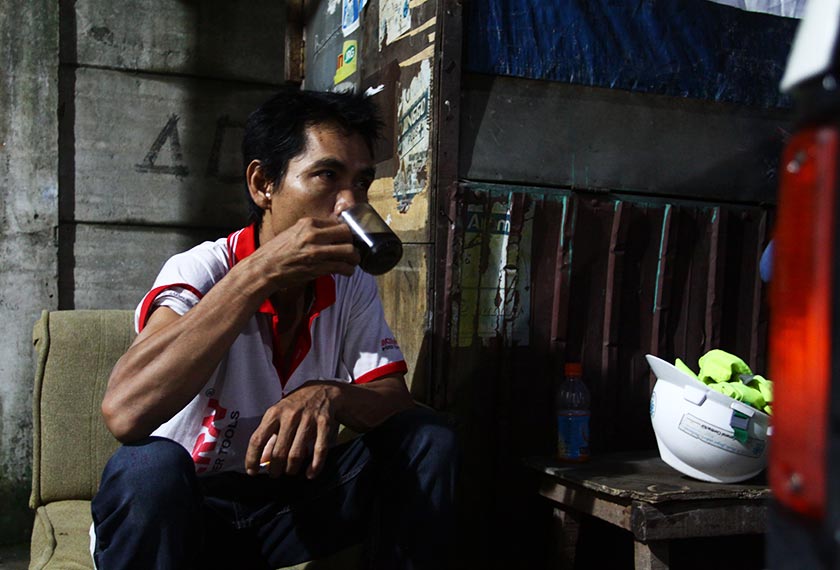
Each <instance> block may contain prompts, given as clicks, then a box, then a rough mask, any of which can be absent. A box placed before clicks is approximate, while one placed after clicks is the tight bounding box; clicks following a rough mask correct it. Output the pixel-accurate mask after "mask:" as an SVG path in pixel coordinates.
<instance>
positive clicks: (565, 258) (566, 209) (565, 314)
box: [548, 196, 578, 378]
mask: <svg viewBox="0 0 840 570" xmlns="http://www.w3.org/2000/svg"><path fill="white" fill-rule="evenodd" d="M560 200H561V203H562V205H563V211H562V218H561V219H560V223H559V227H560V231H559V232H558V235H557V240H558V241H557V248H556V250H555V251H556V253H555V256H554V264H553V266H554V295H553V297H552V302H551V328H550V336H549V339H550V342H551V344H550V345H549V347H548V352H549V355H550V357H551V360H552V362H553V368H554V370H553V372H554V375H555V377H558V378H559V377H560V374H561V373H562V372H563V368H562V366H563V363H564V362H565V359H566V352H567V345H568V338H569V330H568V329H569V302H570V299H571V295H570V289H571V280H572V240H573V237H574V235H575V222H576V220H577V205H578V202H577V199H576V198H575V197H574V196H563V197H562V198H561V199H560Z"/></svg>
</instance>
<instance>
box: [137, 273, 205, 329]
mask: <svg viewBox="0 0 840 570" xmlns="http://www.w3.org/2000/svg"><path fill="white" fill-rule="evenodd" d="M173 287H183V288H184V289H186V290H187V291H190V292H192V293H193V294H195V296H196V297H198V298H199V299H201V298H202V297H203V296H204V295H203V294H202V293H201V291H199V290H198V289H196V288H195V287H193V286H192V285H190V284H189V283H172V284H171V285H161V286H160V287H155V288H154V289H152V290H151V291H149V292H148V293H146V296H145V297H143V302H142V303H141V305H140V318H139V319H138V322H137V329H138V330H137V332H142V331H143V328H144V327H145V326H146V321H147V320H148V319H149V315H150V314H151V311H152V303H154V301H155V299H157V297H158V295H160V294H161V293H163V292H164V291H166V290H167V289H172V288H173Z"/></svg>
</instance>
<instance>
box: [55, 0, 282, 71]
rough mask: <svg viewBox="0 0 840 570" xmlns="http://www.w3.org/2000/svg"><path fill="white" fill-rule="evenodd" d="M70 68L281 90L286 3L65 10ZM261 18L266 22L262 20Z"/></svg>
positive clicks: (91, 0)
mask: <svg viewBox="0 0 840 570" xmlns="http://www.w3.org/2000/svg"><path fill="white" fill-rule="evenodd" d="M61 7H62V14H61V17H62V40H61V41H62V50H61V55H62V63H66V64H71V65H81V66H95V67H104V68H111V69H125V70H132V71H145V72H154V73H168V74H172V73H175V74H183V75H196V76H203V77H217V78H226V79H238V80H244V81H256V82H263V83H275V84H279V83H281V82H282V80H283V62H284V43H285V27H286V9H285V6H284V3H283V2H275V1H273V0H253V1H250V2H248V5H247V8H245V7H243V5H241V4H239V3H236V2H229V1H228V0H202V1H201V2H170V1H168V0H148V1H145V2H135V3H132V4H130V5H128V4H124V3H119V2H117V3H115V2H109V1H108V0H76V1H75V2H67V3H64V2H62V4H61ZM255 14H258V17H254V16H255Z"/></svg>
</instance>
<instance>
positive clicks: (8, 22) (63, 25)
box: [0, 0, 286, 544]
mask: <svg viewBox="0 0 840 570" xmlns="http://www.w3.org/2000/svg"><path fill="white" fill-rule="evenodd" d="M285 14H286V7H285V4H284V3H283V2H276V1H274V0H251V1H249V2H247V3H244V2H228V1H227V0H204V1H202V2H180V1H176V0H146V1H142V2H141V1H139V0H127V1H125V2H107V1H104V0H76V1H75V2H52V1H47V0H27V1H23V0H5V2H4V3H3V9H2V10H0V37H2V38H3V42H2V43H0V56H2V59H0V61H3V62H4V69H3V72H2V74H0V109H2V110H3V113H2V114H0V256H2V257H0V259H2V264H0V322H2V323H3V335H2V337H1V338H0V544H9V543H16V542H24V541H26V540H28V536H29V534H30V532H31V513H30V512H29V509H28V506H27V499H28V494H29V486H30V481H29V477H30V462H31V451H32V449H31V441H32V431H31V426H32V419H31V418H32V414H31V406H32V398H31V394H32V377H33V375H34V360H33V356H34V355H33V351H32V343H31V334H32V326H33V325H34V323H35V321H36V319H37V318H38V316H39V314H40V311H41V310H42V309H56V308H64V309H72V308H77V309H84V308H132V307H134V306H135V305H136V303H137V302H138V300H139V299H140V297H141V296H142V294H143V293H144V292H145V291H146V289H147V288H148V287H149V286H150V284H151V282H152V280H153V279H154V277H155V275H156V273H157V271H158V270H159V268H160V266H161V264H162V263H163V261H164V260H165V259H166V258H168V257H169V256H170V255H172V254H174V253H177V252H179V251H182V250H184V249H187V248H189V247H191V246H192V245H194V244H196V243H198V242H200V241H203V240H205V239H215V238H217V237H220V236H223V235H225V234H226V232H228V231H229V230H232V229H236V228H238V227H241V225H242V224H243V223H244V219H245V211H246V210H245V206H244V187H243V183H242V181H241V176H240V173H241V156H240V151H239V143H240V140H241V134H242V126H243V124H244V121H245V118H246V117H247V114H248V113H249V112H250V111H251V110H253V109H254V108H255V107H256V106H257V105H258V104H259V103H260V102H262V101H263V100H265V99H266V98H268V97H269V96H270V94H271V93H272V92H274V91H275V90H276V87H277V85H279V84H280V83H281V82H282V81H283V76H284V70H283V64H284V46H285Z"/></svg>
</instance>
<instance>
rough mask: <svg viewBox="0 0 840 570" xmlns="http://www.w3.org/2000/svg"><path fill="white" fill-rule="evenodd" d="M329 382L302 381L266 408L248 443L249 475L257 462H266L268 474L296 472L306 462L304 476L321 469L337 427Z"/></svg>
mask: <svg viewBox="0 0 840 570" xmlns="http://www.w3.org/2000/svg"><path fill="white" fill-rule="evenodd" d="M330 384H332V383H330V382H310V383H307V384H304V385H303V386H301V387H300V388H298V389H297V390H295V391H294V392H292V393H291V394H289V395H287V396H286V397H284V398H283V399H282V400H280V401H279V402H277V403H276V404H274V405H273V406H271V407H270V408H269V409H268V410H266V412H265V414H264V415H263V418H262V421H261V422H260V425H259V427H258V428H257V429H256V430H255V431H254V434H253V435H252V436H251V441H250V443H249V444H248V452H247V454H246V456H245V469H246V471H247V472H248V474H249V475H256V474H257V473H259V470H260V463H265V462H266V461H269V462H270V464H269V467H268V473H269V475H270V476H272V477H279V476H281V475H296V474H297V473H299V472H300V470H301V468H302V467H303V466H304V465H305V464H306V463H307V462H309V465H308V466H307V467H306V477H307V478H309V479H312V478H314V477H315V476H317V475H318V473H320V472H321V469H323V467H324V461H325V460H326V457H327V451H328V450H329V448H330V446H331V445H332V444H333V442H334V440H335V434H336V430H337V427H338V422H337V421H336V419H335V410H334V402H333V397H334V391H335V388H336V387H335V386H334V385H333V386H331V385H330ZM310 459H311V461H310Z"/></svg>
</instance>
